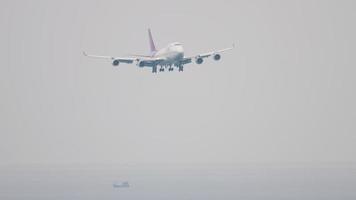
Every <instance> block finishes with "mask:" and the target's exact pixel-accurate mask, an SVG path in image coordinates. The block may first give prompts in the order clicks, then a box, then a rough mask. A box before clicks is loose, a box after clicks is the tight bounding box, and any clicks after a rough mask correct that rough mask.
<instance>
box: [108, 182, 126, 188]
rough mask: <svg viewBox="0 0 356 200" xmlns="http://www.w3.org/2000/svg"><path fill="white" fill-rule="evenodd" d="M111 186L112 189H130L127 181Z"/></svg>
mask: <svg viewBox="0 0 356 200" xmlns="http://www.w3.org/2000/svg"><path fill="white" fill-rule="evenodd" d="M112 186H113V187H114V188H128V187H130V184H129V182H128V181H124V182H121V183H117V182H115V183H113V184H112Z"/></svg>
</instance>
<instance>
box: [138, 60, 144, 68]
mask: <svg viewBox="0 0 356 200" xmlns="http://www.w3.org/2000/svg"><path fill="white" fill-rule="evenodd" d="M137 66H139V67H144V66H145V63H144V62H143V61H142V60H137Z"/></svg>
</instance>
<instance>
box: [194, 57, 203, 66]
mask: <svg viewBox="0 0 356 200" xmlns="http://www.w3.org/2000/svg"><path fill="white" fill-rule="evenodd" d="M203 61H204V60H203V58H201V57H196V58H195V63H197V64H198V65H200V64H202V63H203Z"/></svg>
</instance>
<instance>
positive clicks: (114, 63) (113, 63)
mask: <svg viewBox="0 0 356 200" xmlns="http://www.w3.org/2000/svg"><path fill="white" fill-rule="evenodd" d="M119 64H120V61H119V60H114V61H112V65H113V66H115V67H116V66H119Z"/></svg>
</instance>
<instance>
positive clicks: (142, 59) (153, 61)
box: [83, 52, 165, 67]
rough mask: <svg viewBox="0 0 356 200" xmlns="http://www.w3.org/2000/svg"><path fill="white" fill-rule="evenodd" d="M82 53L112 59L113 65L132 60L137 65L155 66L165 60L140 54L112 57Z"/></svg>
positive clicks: (92, 56) (128, 62) (129, 62)
mask: <svg viewBox="0 0 356 200" xmlns="http://www.w3.org/2000/svg"><path fill="white" fill-rule="evenodd" d="M83 54H84V56H87V57H91V58H99V59H106V60H112V62H113V65H114V66H117V65H119V63H127V64H131V63H133V62H137V65H138V66H139V67H145V66H155V65H158V64H159V63H160V62H162V61H164V60H165V59H164V58H159V57H154V58H153V57H150V56H142V55H131V56H129V57H114V56H101V55H91V54H87V53H86V52H83Z"/></svg>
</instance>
